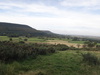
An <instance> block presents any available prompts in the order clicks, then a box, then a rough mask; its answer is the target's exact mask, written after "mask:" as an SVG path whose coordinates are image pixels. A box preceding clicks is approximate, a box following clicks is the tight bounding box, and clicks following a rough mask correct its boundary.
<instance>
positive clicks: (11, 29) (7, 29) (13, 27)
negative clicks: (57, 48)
mask: <svg viewBox="0 0 100 75" xmlns="http://www.w3.org/2000/svg"><path fill="white" fill-rule="evenodd" d="M0 35H2V36H29V37H31V36H54V35H56V34H54V33H52V32H50V31H40V30H36V29H34V28H32V27H30V26H28V25H22V24H14V23H5V22H0Z"/></svg>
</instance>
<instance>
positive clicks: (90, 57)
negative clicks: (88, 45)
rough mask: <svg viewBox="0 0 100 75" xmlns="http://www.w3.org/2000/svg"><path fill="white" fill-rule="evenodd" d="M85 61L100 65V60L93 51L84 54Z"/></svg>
mask: <svg viewBox="0 0 100 75" xmlns="http://www.w3.org/2000/svg"><path fill="white" fill-rule="evenodd" d="M82 57H83V62H87V63H88V64H89V65H100V60H99V59H98V57H97V56H94V55H93V54H91V53H86V54H82Z"/></svg>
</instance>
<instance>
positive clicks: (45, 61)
mask: <svg viewBox="0 0 100 75" xmlns="http://www.w3.org/2000/svg"><path fill="white" fill-rule="evenodd" d="M87 52H88V51H71V50H68V51H59V52H56V53H54V54H51V55H44V56H43V55H42V56H41V55H40V56H38V57H37V58H36V59H27V60H25V61H20V62H18V61H15V62H13V63H9V64H3V63H0V73H1V72H2V74H0V75H99V74H100V65H97V66H95V65H92V66H91V65H88V64H87V63H85V62H82V56H81V54H80V53H87ZM90 53H93V54H94V55H98V57H100V56H99V53H100V52H96V51H95V52H93V51H91V52H90ZM3 72H4V73H3Z"/></svg>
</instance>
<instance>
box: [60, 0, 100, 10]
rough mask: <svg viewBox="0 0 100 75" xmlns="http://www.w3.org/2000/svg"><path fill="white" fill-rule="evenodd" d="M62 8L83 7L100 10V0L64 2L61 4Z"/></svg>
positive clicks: (69, 0)
mask: <svg viewBox="0 0 100 75" xmlns="http://www.w3.org/2000/svg"><path fill="white" fill-rule="evenodd" d="M60 4H61V5H62V6H68V7H83V8H93V9H94V7H95V8H97V9H100V0H63V1H61V2H60Z"/></svg>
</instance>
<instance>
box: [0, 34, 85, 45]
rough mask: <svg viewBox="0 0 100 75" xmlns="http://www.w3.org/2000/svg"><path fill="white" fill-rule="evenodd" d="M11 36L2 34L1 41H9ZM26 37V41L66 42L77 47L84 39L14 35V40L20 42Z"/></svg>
mask: <svg viewBox="0 0 100 75" xmlns="http://www.w3.org/2000/svg"><path fill="white" fill-rule="evenodd" d="M9 39H10V38H9V37H7V36H0V41H9ZM24 39H27V41H25V42H26V43H47V44H65V45H68V46H74V47H77V44H80V45H81V46H82V44H83V41H71V39H59V38H39V37H31V38H26V37H13V38H12V41H13V42H19V41H24Z"/></svg>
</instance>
